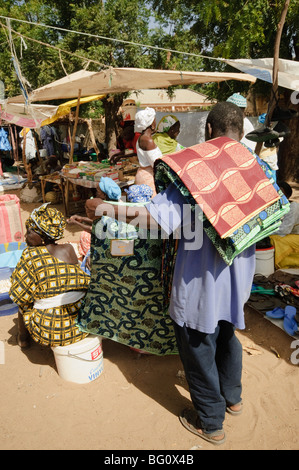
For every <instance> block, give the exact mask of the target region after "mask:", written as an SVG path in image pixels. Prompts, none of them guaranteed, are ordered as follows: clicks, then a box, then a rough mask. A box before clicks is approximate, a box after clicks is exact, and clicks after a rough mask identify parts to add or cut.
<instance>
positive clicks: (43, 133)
mask: <svg viewBox="0 0 299 470" xmlns="http://www.w3.org/2000/svg"><path fill="white" fill-rule="evenodd" d="M55 135H56V133H55V130H54V129H53V128H52V127H51V126H43V127H41V130H40V138H41V141H42V144H43V148H44V149H45V150H46V151H47V156H48V157H50V156H51V155H55V147H54V137H55Z"/></svg>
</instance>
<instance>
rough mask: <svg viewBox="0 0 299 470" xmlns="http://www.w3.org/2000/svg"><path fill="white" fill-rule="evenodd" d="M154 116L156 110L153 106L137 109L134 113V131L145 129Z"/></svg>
mask: <svg viewBox="0 0 299 470" xmlns="http://www.w3.org/2000/svg"><path fill="white" fill-rule="evenodd" d="M155 117H156V111H155V110H154V109H153V108H145V109H143V110H142V111H138V113H136V115H135V126H134V131H135V132H142V131H144V130H145V129H147V128H148V127H149V126H150V125H151V124H152V123H153V122H154V119H155Z"/></svg>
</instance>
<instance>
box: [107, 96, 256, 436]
mask: <svg viewBox="0 0 299 470" xmlns="http://www.w3.org/2000/svg"><path fill="white" fill-rule="evenodd" d="M242 135H243V114H242V112H241V110H240V109H239V108H238V107H237V106H236V105H234V104H232V103H229V102H225V103H218V104H217V105H215V106H214V108H213V109H212V111H211V112H210V113H209V115H208V117H207V123H206V140H209V139H212V138H216V137H220V136H226V137H229V138H232V139H234V140H237V141H240V140H241V138H242ZM186 206H187V207H186ZM103 210H105V208H102V209H101V211H103ZM199 210H200V209H198V211H199ZM146 211H147V212H148V213H147V214H146ZM101 213H102V212H101ZM149 214H150V216H149ZM98 215H100V214H98ZM142 218H143V219H142ZM142 220H143V222H142ZM127 221H129V217H128V218H127ZM138 221H139V223H140V224H141V225H142V223H143V224H144V225H146V224H147V226H149V224H150V223H151V226H153V221H155V222H156V223H157V224H158V225H159V226H160V227H161V228H162V230H163V231H164V232H165V233H166V234H167V235H170V234H171V233H174V232H175V231H176V230H178V229H180V236H179V241H178V250H177V255H176V262H175V268H174V274H173V281H172V290H171V298H170V307H169V314H170V316H171V318H172V320H173V322H174V328H175V333H176V338H177V344H178V349H179V353H180V357H181V360H182V363H183V366H184V370H185V375H186V379H187V382H188V385H189V391H190V395H191V400H192V403H193V407H194V408H191V409H186V410H183V412H182V414H181V416H180V421H181V423H182V424H183V425H184V426H185V427H186V428H187V429H188V430H189V431H191V432H192V433H194V434H196V435H198V436H199V437H201V438H203V439H205V440H207V441H209V442H211V443H213V444H222V443H223V442H224V441H225V433H224V430H223V422H224V419H225V412H229V413H231V414H240V412H241V411H242V403H241V401H242V399H241V392H242V384H241V375H242V346H241V344H240V342H239V340H238V339H237V337H236V336H235V333H234V331H235V328H240V329H243V328H244V327H245V324H244V304H245V302H246V301H247V299H248V297H249V295H250V290H251V286H252V281H253V276H254V269H255V247H254V246H252V247H250V248H248V249H247V250H245V251H244V252H242V253H241V254H240V255H238V256H237V257H236V258H235V260H234V261H233V263H232V265H230V266H228V265H227V264H226V263H225V262H224V260H223V259H222V258H221V257H220V255H219V254H218V252H217V250H216V248H215V247H214V245H213V244H212V242H211V240H210V239H209V238H208V236H207V235H206V233H205V232H204V230H203V227H202V223H201V222H200V218H199V217H198V214H196V211H195V214H194V213H192V212H191V210H190V208H189V210H188V205H186V202H185V199H184V198H183V196H182V195H181V193H180V192H179V190H178V189H177V188H176V187H175V186H174V185H173V184H170V185H169V186H168V188H167V189H166V190H165V191H163V192H161V193H159V194H158V195H157V196H155V197H154V198H153V199H152V200H151V202H149V203H148V204H147V205H146V209H145V210H142V209H140V212H139V218H138Z"/></svg>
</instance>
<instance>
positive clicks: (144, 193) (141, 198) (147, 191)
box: [125, 184, 153, 202]
mask: <svg viewBox="0 0 299 470" xmlns="http://www.w3.org/2000/svg"><path fill="white" fill-rule="evenodd" d="M125 192H126V193H127V198H128V201H129V202H149V201H150V199H151V197H152V195H153V190H152V188H151V187H150V186H148V185H147V184H133V185H132V186H130V187H129V189H125Z"/></svg>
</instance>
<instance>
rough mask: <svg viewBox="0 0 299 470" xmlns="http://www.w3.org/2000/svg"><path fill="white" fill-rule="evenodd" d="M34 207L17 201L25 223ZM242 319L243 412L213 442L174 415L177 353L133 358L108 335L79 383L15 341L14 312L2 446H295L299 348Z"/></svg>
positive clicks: (4, 336) (2, 385)
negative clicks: (96, 369) (96, 366)
mask: <svg viewBox="0 0 299 470" xmlns="http://www.w3.org/2000/svg"><path fill="white" fill-rule="evenodd" d="M38 205H39V204H32V205H31V204H26V205H25V204H23V203H21V209H22V218H23V220H25V219H26V218H27V215H28V213H29V212H30V211H31V210H32V209H33V208H34V207H37V206H38ZM58 207H59V206H58ZM79 233H80V232H79V230H77V229H72V230H69V229H67V230H66V235H65V241H72V242H77V241H78V240H79ZM245 316H246V330H244V331H238V332H237V335H238V337H239V339H240V341H241V343H242V345H243V358H244V369H243V401H244V411H243V414H242V415H240V416H238V417H234V416H231V415H227V417H226V419H225V423H224V429H225V432H226V435H227V440H226V443H225V444H223V445H221V446H219V447H214V446H213V445H211V444H209V443H207V442H205V441H203V440H202V439H200V438H198V437H197V436H195V435H193V434H192V433H190V432H188V431H187V430H186V429H185V428H183V427H182V425H181V424H180V422H179V420H178V415H179V413H180V411H181V410H182V409H183V408H184V407H185V406H188V405H190V404H191V402H190V397H189V393H188V390H187V385H186V382H185V379H184V377H183V376H182V369H183V368H182V364H181V362H180V359H179V357H178V356H167V357H155V356H150V355H140V354H138V353H136V352H133V351H132V350H130V349H129V348H128V347H126V346H123V345H120V344H118V343H115V342H113V341H110V340H107V339H106V340H104V341H103V351H104V353H103V354H104V371H103V372H102V374H101V375H100V376H99V377H98V378H97V379H96V380H94V381H93V382H90V383H88V384H83V385H79V384H75V383H71V382H67V381H65V380H63V379H62V378H61V377H60V376H59V375H58V373H57V370H56V365H55V359H54V355H53V352H52V350H51V349H50V348H47V347H42V346H40V345H38V344H36V343H33V344H32V346H31V348H30V349H28V350H26V351H22V350H21V349H20V348H19V347H18V345H17V343H16V334H17V315H10V316H2V317H0V341H2V342H4V352H5V357H4V361H2V362H4V363H3V364H1V363H0V372H1V381H0V396H1V400H0V416H1V419H0V449H1V450H7V449H12V450H23V449H26V450H31V449H37V450H60V449H77V450H88V449H89V450H102V451H103V452H104V454H105V453H107V455H111V453H109V452H108V451H111V450H118V451H121V450H127V451H133V450H149V451H150V450H159V451H164V452H166V451H171V452H172V453H175V452H176V451H190V450H193V451H197V450H275V449H278V450H295V449H296V450H297V449H298V448H299V444H298V434H297V433H298V430H299V387H298V383H299V382H298V379H299V370H298V365H297V364H293V363H292V362H298V360H297V358H299V353H298V355H296V349H293V348H292V342H293V341H294V340H293V338H291V337H290V336H288V335H287V334H286V333H285V332H284V331H282V330H281V329H279V328H278V327H276V326H275V325H273V324H272V323H270V322H269V321H267V320H266V319H265V318H263V316H262V315H260V314H259V313H257V312H255V311H253V310H250V309H249V308H246V312H245ZM298 339H299V338H298ZM0 344H1V343H0ZM296 348H297V349H298V348H299V342H298V345H296ZM294 351H295V354H294V355H293V361H292V360H291V354H292V353H293V352H294ZM294 359H295V361H294ZM105 451H107V452H105ZM132 453H133V452H132Z"/></svg>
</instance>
